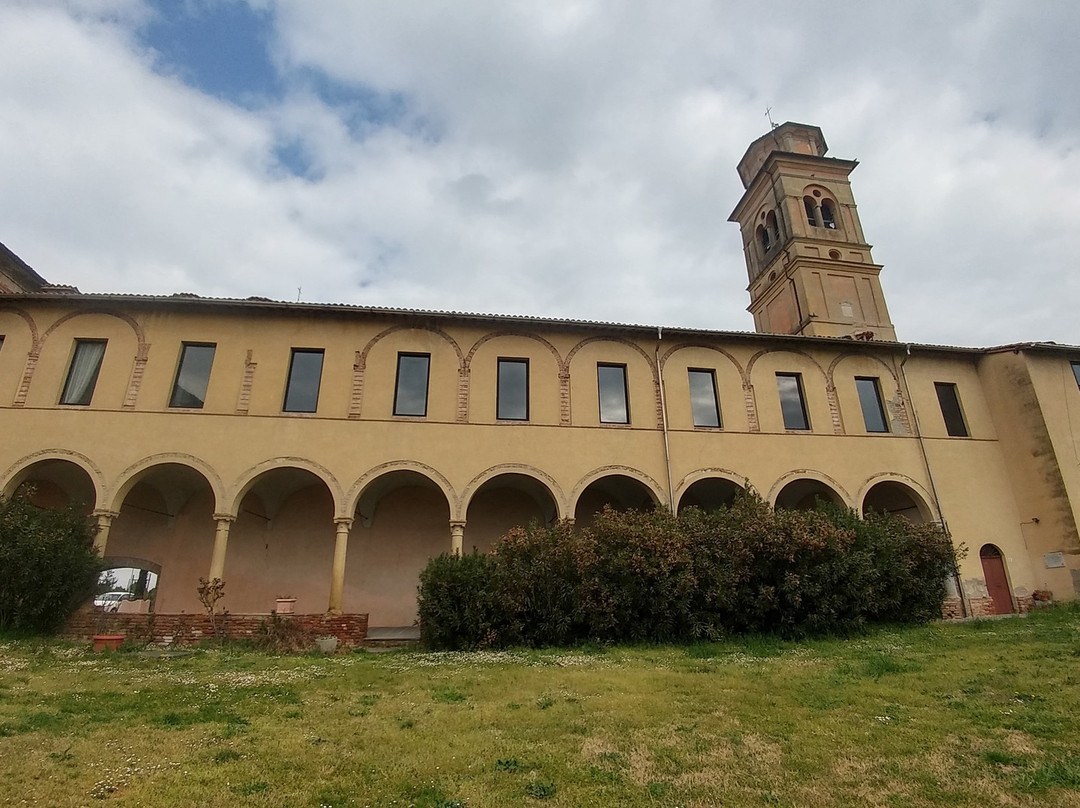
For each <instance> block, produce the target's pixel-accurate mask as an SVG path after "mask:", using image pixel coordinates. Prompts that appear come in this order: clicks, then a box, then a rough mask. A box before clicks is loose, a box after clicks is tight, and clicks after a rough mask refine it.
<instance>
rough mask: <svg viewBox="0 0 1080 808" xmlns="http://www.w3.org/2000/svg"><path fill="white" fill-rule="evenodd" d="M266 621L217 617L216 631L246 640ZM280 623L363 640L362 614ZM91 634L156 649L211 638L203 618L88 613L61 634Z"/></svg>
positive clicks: (346, 641)
mask: <svg viewBox="0 0 1080 808" xmlns="http://www.w3.org/2000/svg"><path fill="white" fill-rule="evenodd" d="M269 619H270V615H268V614H224V615H219V616H218V629H219V630H220V631H221V632H222V633H223V634H224V636H225V637H226V638H228V639H230V640H250V639H253V638H254V637H255V635H256V634H257V633H258V631H259V627H260V626H261V625H262V624H263V623H264V622H265V621H267V620H269ZM281 619H282V620H290V621H296V622H298V623H299V624H300V625H301V626H302V627H303V629H304V630H305V631H307V632H308V633H310V634H311V635H312V636H313V637H337V638H338V642H340V643H341V644H342V645H344V646H355V645H360V644H361V643H363V642H364V640H365V639H366V638H367V624H368V616H367V615H366V614H342V615H337V616H329V615H324V614H295V615H281ZM95 634H123V635H124V636H125V637H126V638H127V639H128V640H131V641H133V642H139V643H157V644H159V645H162V644H166V643H169V644H172V645H191V644H193V643H198V642H200V641H202V640H204V639H210V638H212V637H213V636H214V632H213V629H212V628H211V626H210V618H209V617H208V616H207V615H205V614H121V613H114V614H103V613H101V612H96V611H92V610H89V609H87V610H80V611H77V612H75V614H73V615H72V616H71V617H70V618H69V619H68V621H67V623H66V624H65V626H64V629H63V631H62V632H61V635H62V636H63V637H64V638H65V639H68V640H76V641H82V642H89V641H90V640H91V638H92V637H93V636H94V635H95ZM170 638H171V639H170Z"/></svg>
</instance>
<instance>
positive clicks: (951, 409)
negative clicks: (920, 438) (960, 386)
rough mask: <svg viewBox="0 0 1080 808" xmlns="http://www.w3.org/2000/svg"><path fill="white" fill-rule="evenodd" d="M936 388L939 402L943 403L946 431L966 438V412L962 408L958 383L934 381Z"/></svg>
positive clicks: (942, 410)
mask: <svg viewBox="0 0 1080 808" xmlns="http://www.w3.org/2000/svg"><path fill="white" fill-rule="evenodd" d="M934 389H935V390H937V399H938V404H940V405H941V417H942V418H944V419H945V431H946V432H948V433H949V434H950V435H951V436H952V437H954V438H966V437H967V436H968V430H967V424H965V423H964V413H963V412H962V411H961V409H960V396H958V395H957V393H956V385H955V384H950V383H948V382H934Z"/></svg>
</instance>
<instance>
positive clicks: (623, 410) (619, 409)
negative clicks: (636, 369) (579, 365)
mask: <svg viewBox="0 0 1080 808" xmlns="http://www.w3.org/2000/svg"><path fill="white" fill-rule="evenodd" d="M596 387H597V392H598V394H599V399H600V423H602V424H628V423H630V405H629V395H628V394H627V390H626V365H604V364H600V363H597V365H596Z"/></svg>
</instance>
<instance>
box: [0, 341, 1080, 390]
mask: <svg viewBox="0 0 1080 808" xmlns="http://www.w3.org/2000/svg"><path fill="white" fill-rule="evenodd" d="M3 342H4V338H3V337H0V345H3ZM1072 369H1073V376H1075V377H1076V386H1077V387H1080V362H1073V363H1072Z"/></svg>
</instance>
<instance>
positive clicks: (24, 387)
mask: <svg viewBox="0 0 1080 808" xmlns="http://www.w3.org/2000/svg"><path fill="white" fill-rule="evenodd" d="M40 357H41V352H40V349H39V348H37V347H35V348H33V349H32V350H31V351H30V354H29V355H28V356H27V357H26V369H25V370H23V377H22V380H21V381H20V382H19V389H18V390H16V391H15V400H14V401H12V402H11V406H12V407H25V406H26V396H27V395H28V394H29V392H30V382H31V381H33V379H34V370H35V369H37V363H38V359H39V358H40Z"/></svg>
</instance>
